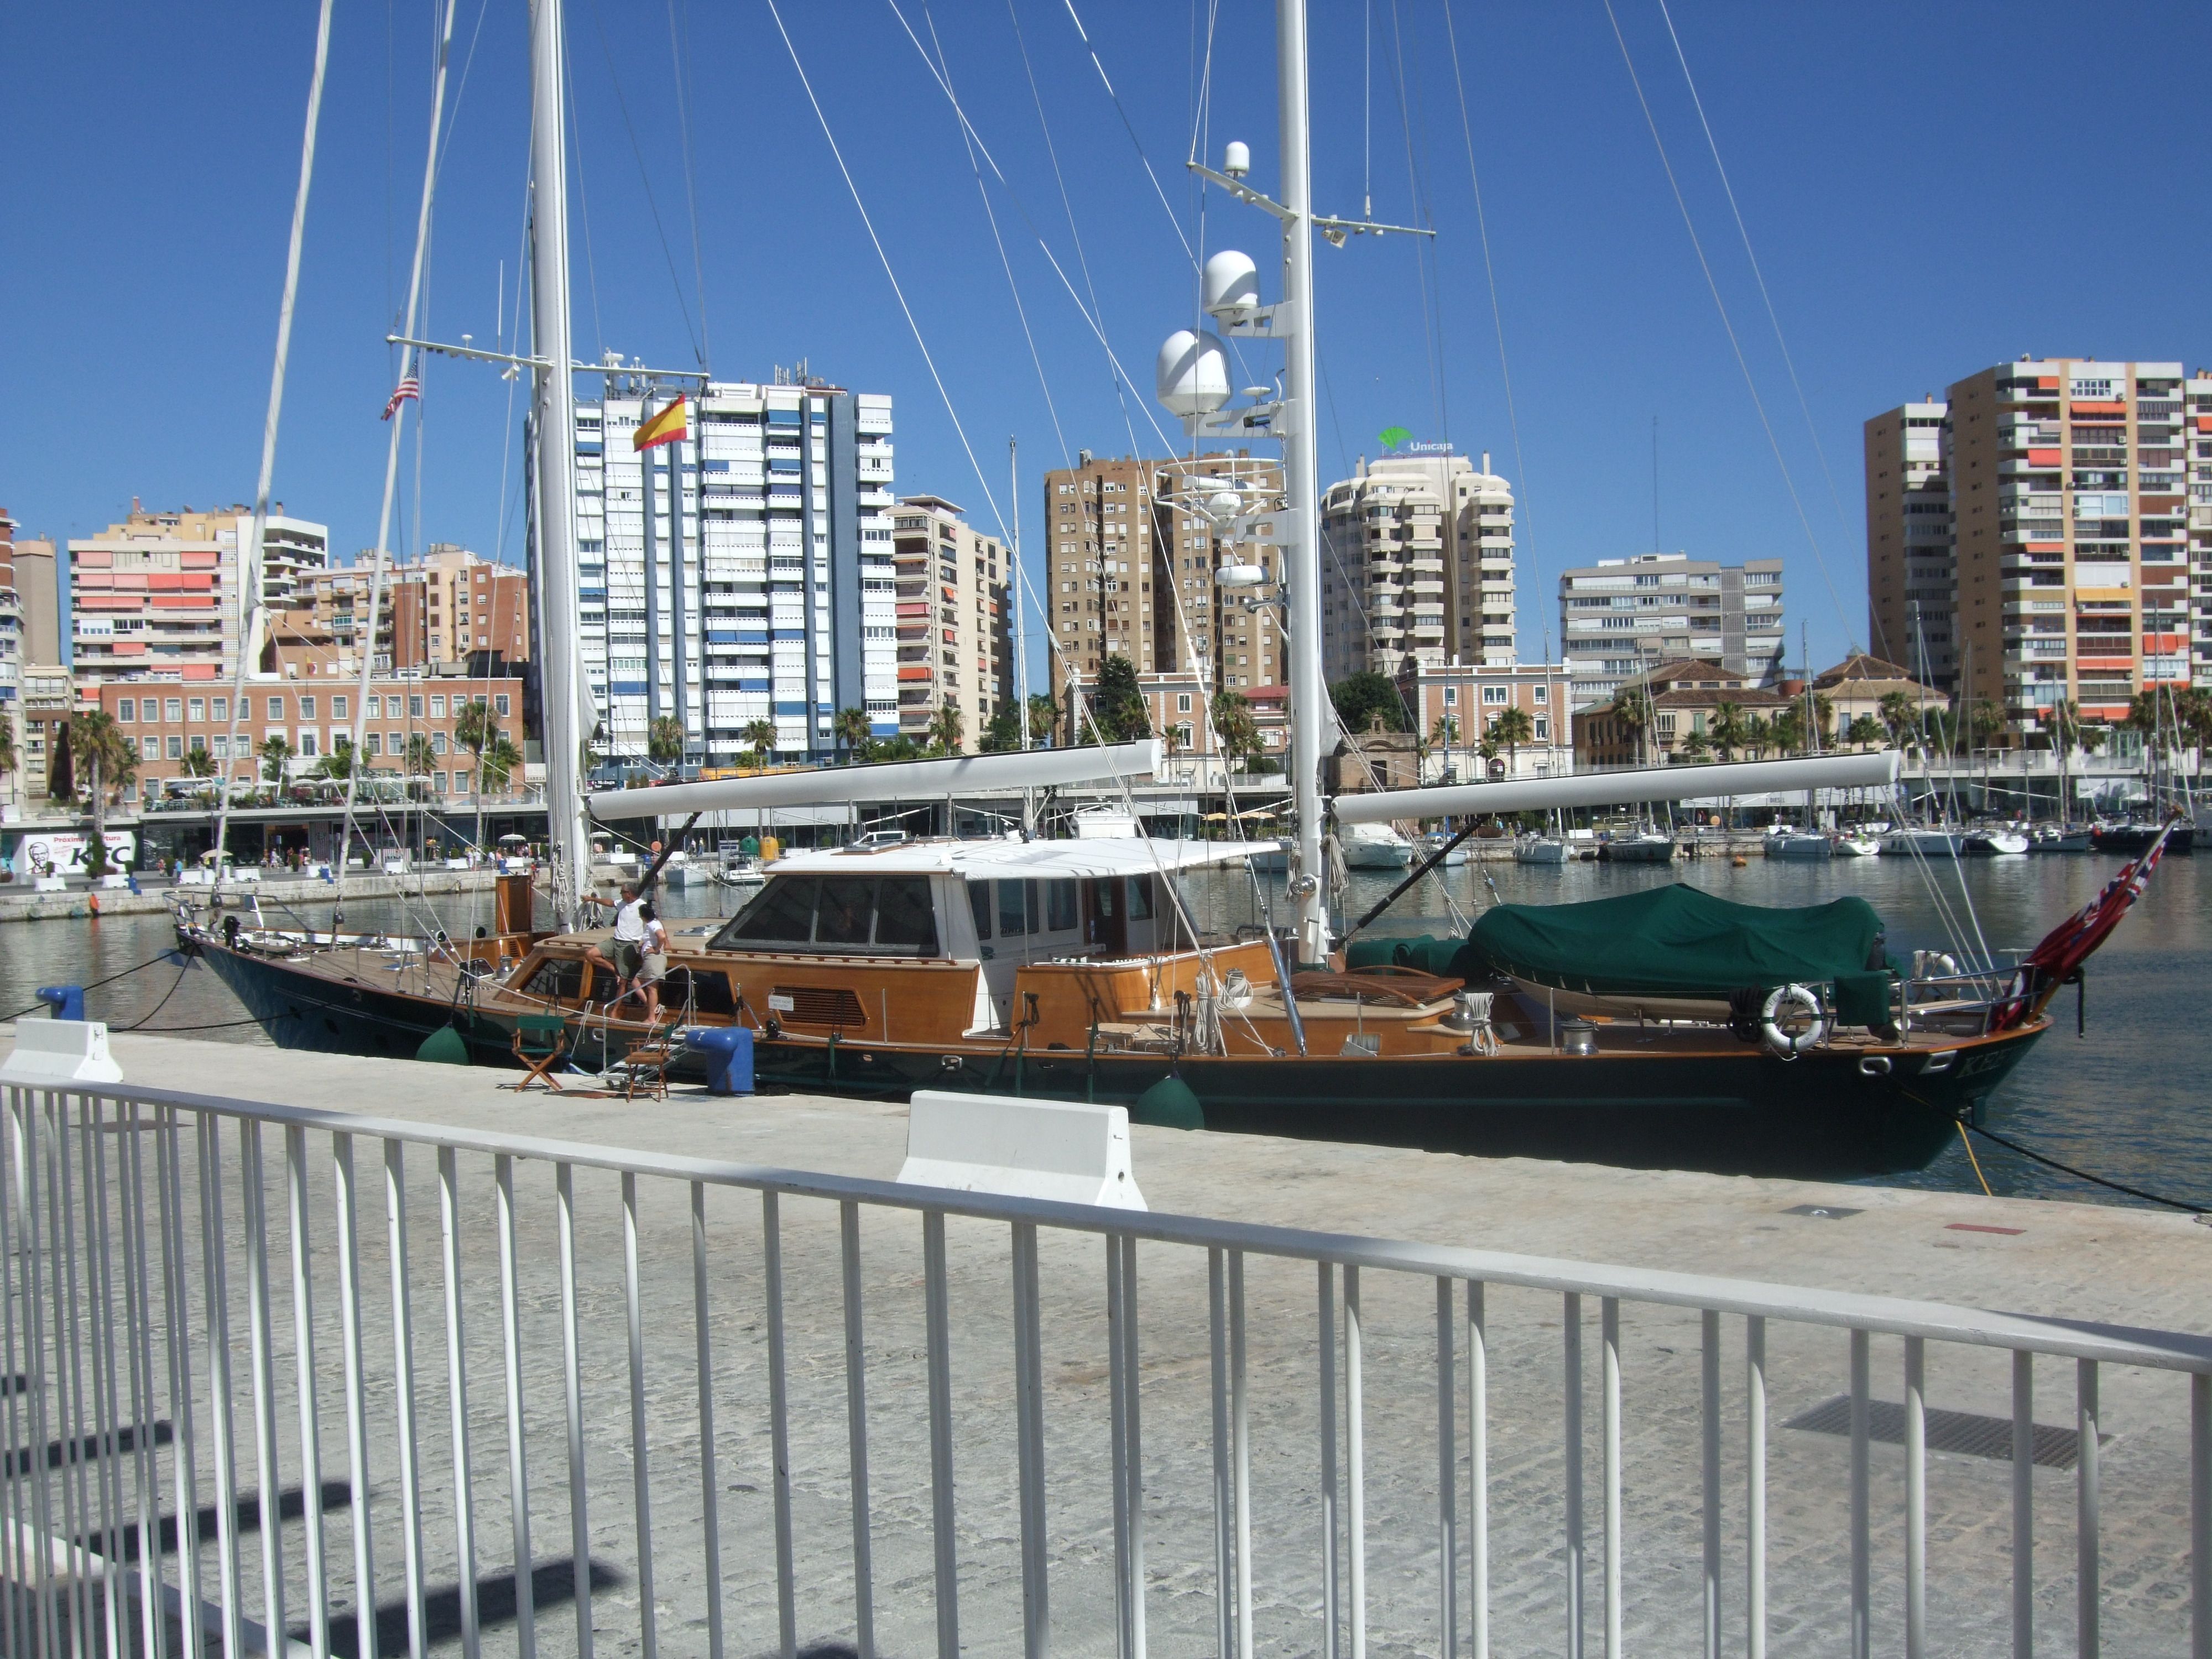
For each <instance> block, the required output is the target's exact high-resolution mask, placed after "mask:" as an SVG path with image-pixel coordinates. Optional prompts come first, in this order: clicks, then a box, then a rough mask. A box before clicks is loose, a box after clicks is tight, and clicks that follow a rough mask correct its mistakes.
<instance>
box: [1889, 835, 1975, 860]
mask: <svg viewBox="0 0 2212 1659" xmlns="http://www.w3.org/2000/svg"><path fill="white" fill-rule="evenodd" d="M1965 840H1966V837H1965V836H1963V835H1961V834H1960V833H1959V832H1958V831H1957V830H1955V829H1893V830H1891V831H1890V832H1889V833H1888V834H1887V835H1886V836H1883V837H1882V838H1881V850H1882V851H1883V852H1884V853H1886V854H1891V855H1892V856H1894V857H1908V858H1909V857H1911V855H1913V854H1919V856H1920V857H1922V858H1924V859H1954V858H1956V857H1958V856H1959V848H1960V843H1962V842H1964V841H1965Z"/></svg>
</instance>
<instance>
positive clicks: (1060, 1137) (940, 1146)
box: [898, 1089, 1146, 1210]
mask: <svg viewBox="0 0 2212 1659" xmlns="http://www.w3.org/2000/svg"><path fill="white" fill-rule="evenodd" d="M898 1178H899V1181H900V1182H901V1183H902V1185H907V1186H915V1187H949V1188H951V1189H952V1190H954V1191H955V1192H963V1193H996V1194H1000V1196H1002V1197H1006V1198H1042V1199H1050V1200H1054V1201H1056V1202H1059V1203H1062V1204H1097V1205H1100V1206H1104V1207H1105V1208H1108V1209H1115V1210H1141V1209H1144V1208H1145V1207H1146V1204H1145V1195H1144V1194H1142V1193H1140V1192H1139V1191H1138V1190H1137V1177H1136V1174H1135V1172H1134V1171H1133V1170H1131V1168H1130V1167H1129V1114H1128V1112H1127V1109H1124V1108H1122V1107H1120V1106H1086V1105H1084V1104H1082V1103H1079V1102H1069V1101H1062V1100H1024V1099H1021V1098H1018V1097H1006V1096H1000V1095H971V1094H960V1093H956V1092H954V1091H951V1090H945V1089H918V1090H916V1091H915V1096H914V1102H913V1105H912V1107H911V1108H910V1109H909V1111H908V1117H907V1130H906V1162H905V1163H904V1164H902V1165H900V1167H899V1173H898Z"/></svg>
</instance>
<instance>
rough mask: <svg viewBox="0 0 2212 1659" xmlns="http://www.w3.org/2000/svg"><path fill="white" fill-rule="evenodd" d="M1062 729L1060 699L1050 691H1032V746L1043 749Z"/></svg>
mask: <svg viewBox="0 0 2212 1659" xmlns="http://www.w3.org/2000/svg"><path fill="white" fill-rule="evenodd" d="M1059 729H1060V699H1059V698H1057V697H1055V696H1052V695H1051V694H1050V693H1049V692H1044V691H1032V692H1030V747H1031V748H1033V749H1043V748H1048V747H1049V746H1050V744H1051V743H1052V740H1053V733H1054V732H1057V731H1058V730H1059Z"/></svg>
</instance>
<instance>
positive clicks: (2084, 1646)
mask: <svg viewBox="0 0 2212 1659" xmlns="http://www.w3.org/2000/svg"><path fill="white" fill-rule="evenodd" d="M2074 1414H2075V1428H2076V1430H2077V1431H2078V1432H2079V1433H2080V1435H2081V1451H2080V1453H2079V1461H2078V1462H2077V1463H2076V1464H2075V1492H2076V1494H2077V1502H2078V1508H2077V1509H2076V1510H2075V1521H2074V1527H2075V1531H2074V1559H2075V1566H2074V1593H2075V1605H2074V1623H2075V1643H2074V1648H2075V1655H2076V1656H2077V1659H2097V1655H2098V1653H2099V1652H2100V1650H2101V1649H2102V1646H2103V1641H2104V1638H2103V1636H2102V1634H2101V1632H2100V1630H2099V1608H2098V1602H2099V1601H2100V1594H2101V1589H2102V1586H2101V1583H2100V1573H2099V1555H2100V1550H2099V1537H2098V1534H2099V1532H2100V1528H2101V1526H2102V1516H2101V1511H2100V1498H2099V1495H2098V1490H2097V1486H2098V1480H2097V1456H2098V1451H2099V1446H2098V1443H2097V1425H2098V1407H2097V1362H2096V1361H2095V1360H2093V1359H2077V1360H2075V1362H2074Z"/></svg>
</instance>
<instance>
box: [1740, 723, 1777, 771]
mask: <svg viewBox="0 0 2212 1659" xmlns="http://www.w3.org/2000/svg"><path fill="white" fill-rule="evenodd" d="M1773 741H1774V728H1773V726H1771V725H1769V724H1768V723H1767V721H1766V720H1765V716H1763V715H1759V714H1746V715H1745V716H1744V717H1743V746H1744V747H1745V748H1747V749H1748V750H1751V757H1752V758H1753V760H1757V759H1758V758H1759V757H1760V756H1761V755H1763V754H1765V752H1766V750H1767V746H1768V745H1769V744H1771V743H1772V742H1773Z"/></svg>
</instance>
